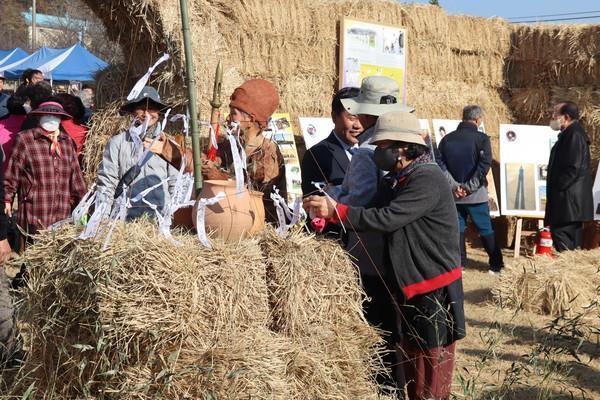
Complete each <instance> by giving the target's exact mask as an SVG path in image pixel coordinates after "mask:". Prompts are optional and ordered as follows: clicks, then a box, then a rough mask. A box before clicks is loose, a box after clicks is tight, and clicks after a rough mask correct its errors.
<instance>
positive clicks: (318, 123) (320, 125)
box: [298, 117, 334, 150]
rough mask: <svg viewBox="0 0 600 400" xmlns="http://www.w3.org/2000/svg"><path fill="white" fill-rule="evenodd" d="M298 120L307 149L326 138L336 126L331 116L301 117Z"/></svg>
mask: <svg viewBox="0 0 600 400" xmlns="http://www.w3.org/2000/svg"><path fill="white" fill-rule="evenodd" d="M298 121H299V122H300V130H301V131H302V137H303V138H304V145H305V146H306V150H308V149H310V148H311V147H313V146H314V145H315V144H317V143H319V142H320V141H321V140H324V139H326V138H327V136H329V135H330V134H331V131H333V128H334V124H333V121H332V120H331V118H318V117H300V118H298Z"/></svg>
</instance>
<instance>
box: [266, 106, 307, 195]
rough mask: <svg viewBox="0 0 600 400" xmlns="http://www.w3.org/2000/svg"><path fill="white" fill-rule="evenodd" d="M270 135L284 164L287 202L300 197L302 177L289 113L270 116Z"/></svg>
mask: <svg viewBox="0 0 600 400" xmlns="http://www.w3.org/2000/svg"><path fill="white" fill-rule="evenodd" d="M270 128H271V131H272V132H271V133H270V134H271V135H272V138H273V140H274V141H275V142H276V143H277V145H278V146H279V150H280V151H281V155H282V156H283V160H284V163H285V177H286V183H287V192H288V201H292V200H293V199H294V198H295V197H297V196H302V186H301V182H302V177H301V174H300V160H299V158H298V150H297V149H296V141H295V140H294V131H293V129H292V124H291V119H290V114H289V113H276V114H273V115H272V116H271V122H270Z"/></svg>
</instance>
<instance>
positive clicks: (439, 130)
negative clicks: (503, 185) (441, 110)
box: [431, 119, 500, 217]
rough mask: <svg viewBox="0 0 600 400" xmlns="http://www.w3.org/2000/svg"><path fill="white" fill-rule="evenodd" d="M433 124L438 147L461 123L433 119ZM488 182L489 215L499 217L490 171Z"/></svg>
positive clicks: (480, 128) (451, 120)
mask: <svg viewBox="0 0 600 400" xmlns="http://www.w3.org/2000/svg"><path fill="white" fill-rule="evenodd" d="M431 122H432V124H433V134H434V136H435V143H436V145H439V143H440V142H441V141H442V139H443V138H444V136H446V135H447V134H449V133H450V132H453V131H455V130H456V128H458V124H460V123H461V122H462V121H461V120H459V119H434V120H432V121H431ZM479 131H480V132H485V125H484V124H481V126H480V127H479ZM486 179H487V182H488V187H487V189H488V206H489V208H490V215H491V216H492V217H499V216H500V207H499V205H498V193H497V192H496V183H495V182H494V174H493V173H492V169H491V168H490V170H489V171H488V173H487V176H486Z"/></svg>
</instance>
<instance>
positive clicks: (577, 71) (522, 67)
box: [508, 25, 600, 87]
mask: <svg viewBox="0 0 600 400" xmlns="http://www.w3.org/2000/svg"><path fill="white" fill-rule="evenodd" d="M511 41H512V51H511V54H510V57H509V60H508V76H509V85H510V86H511V87H547V86H584V85H598V84H600V62H599V61H600V27H599V26H598V25H559V26H552V25H550V26H545V25H536V26H531V25H518V26H516V27H514V28H513V31H512V34H511Z"/></svg>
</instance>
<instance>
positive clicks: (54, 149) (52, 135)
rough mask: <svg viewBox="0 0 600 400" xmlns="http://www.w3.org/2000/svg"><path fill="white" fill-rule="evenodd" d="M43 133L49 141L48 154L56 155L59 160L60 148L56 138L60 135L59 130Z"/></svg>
mask: <svg viewBox="0 0 600 400" xmlns="http://www.w3.org/2000/svg"><path fill="white" fill-rule="evenodd" d="M42 132H44V136H46V137H47V138H48V139H50V142H51V143H50V154H51V155H52V154H56V156H57V157H58V158H60V146H59V145H58V136H59V135H60V130H59V129H57V130H56V132H46V131H44V130H43V129H42Z"/></svg>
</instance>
